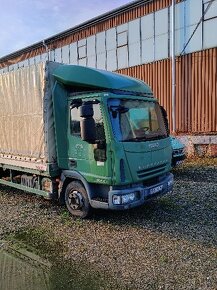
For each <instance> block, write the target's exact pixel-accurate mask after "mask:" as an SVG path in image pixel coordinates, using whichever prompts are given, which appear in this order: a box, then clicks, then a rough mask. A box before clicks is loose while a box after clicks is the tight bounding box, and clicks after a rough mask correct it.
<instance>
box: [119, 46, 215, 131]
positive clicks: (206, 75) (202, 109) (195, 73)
mask: <svg viewBox="0 0 217 290" xmlns="http://www.w3.org/2000/svg"><path fill="white" fill-rule="evenodd" d="M118 72H120V73H123V74H126V75H130V76H134V77H137V78H139V79H142V80H144V81H145V82H147V83H148V84H149V85H150V86H151V88H152V89H153V91H154V94H155V96H157V98H158V99H159V101H160V103H161V104H162V105H163V106H164V107H165V108H166V110H167V112H168V116H169V120H170V124H171V123H172V122H171V120H172V117H171V114H172V110H171V98H172V96H171V95H172V91H171V61H170V60H169V59H166V60H162V61H158V62H154V63H151V64H144V65H140V66H135V67H130V68H126V69H122V70H119V71H118ZM176 127H177V133H194V134H195V133H196V134H199V133H203V134H204V133H216V132H217V48H213V49H209V50H204V51H200V52H195V53H192V54H188V55H185V56H181V57H178V58H177V59H176Z"/></svg>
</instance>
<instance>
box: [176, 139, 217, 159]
mask: <svg viewBox="0 0 217 290" xmlns="http://www.w3.org/2000/svg"><path fill="white" fill-rule="evenodd" d="M176 138H177V139H179V140H180V141H181V142H182V143H183V144H184V145H185V147H186V154H187V157H217V135H206V136H192V135H183V136H181V135H180V136H176Z"/></svg>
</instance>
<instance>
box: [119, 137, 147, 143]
mask: <svg viewBox="0 0 217 290" xmlns="http://www.w3.org/2000/svg"><path fill="white" fill-rule="evenodd" d="M142 140H147V137H146V136H142V137H134V138H128V139H124V140H122V142H132V141H135V142H139V141H142Z"/></svg>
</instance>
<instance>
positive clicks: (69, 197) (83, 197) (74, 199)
mask: <svg viewBox="0 0 217 290" xmlns="http://www.w3.org/2000/svg"><path fill="white" fill-rule="evenodd" d="M65 202H66V206H67V208H68V210H69V212H70V213H71V214H72V215H73V216H76V217H80V218H86V217H88V216H89V215H90V211H91V206H90V203H89V199H88V196H87V192H86V190H85V188H84V186H83V185H82V184H81V183H80V182H79V181H72V182H70V183H69V184H68V186H67V187H66V191H65Z"/></svg>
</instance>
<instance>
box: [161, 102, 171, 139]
mask: <svg viewBox="0 0 217 290" xmlns="http://www.w3.org/2000/svg"><path fill="white" fill-rule="evenodd" d="M160 109H161V112H162V115H163V118H164V123H165V126H166V129H167V133H168V135H169V134H170V128H169V122H168V118H167V111H166V110H165V109H164V107H163V106H160Z"/></svg>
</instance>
